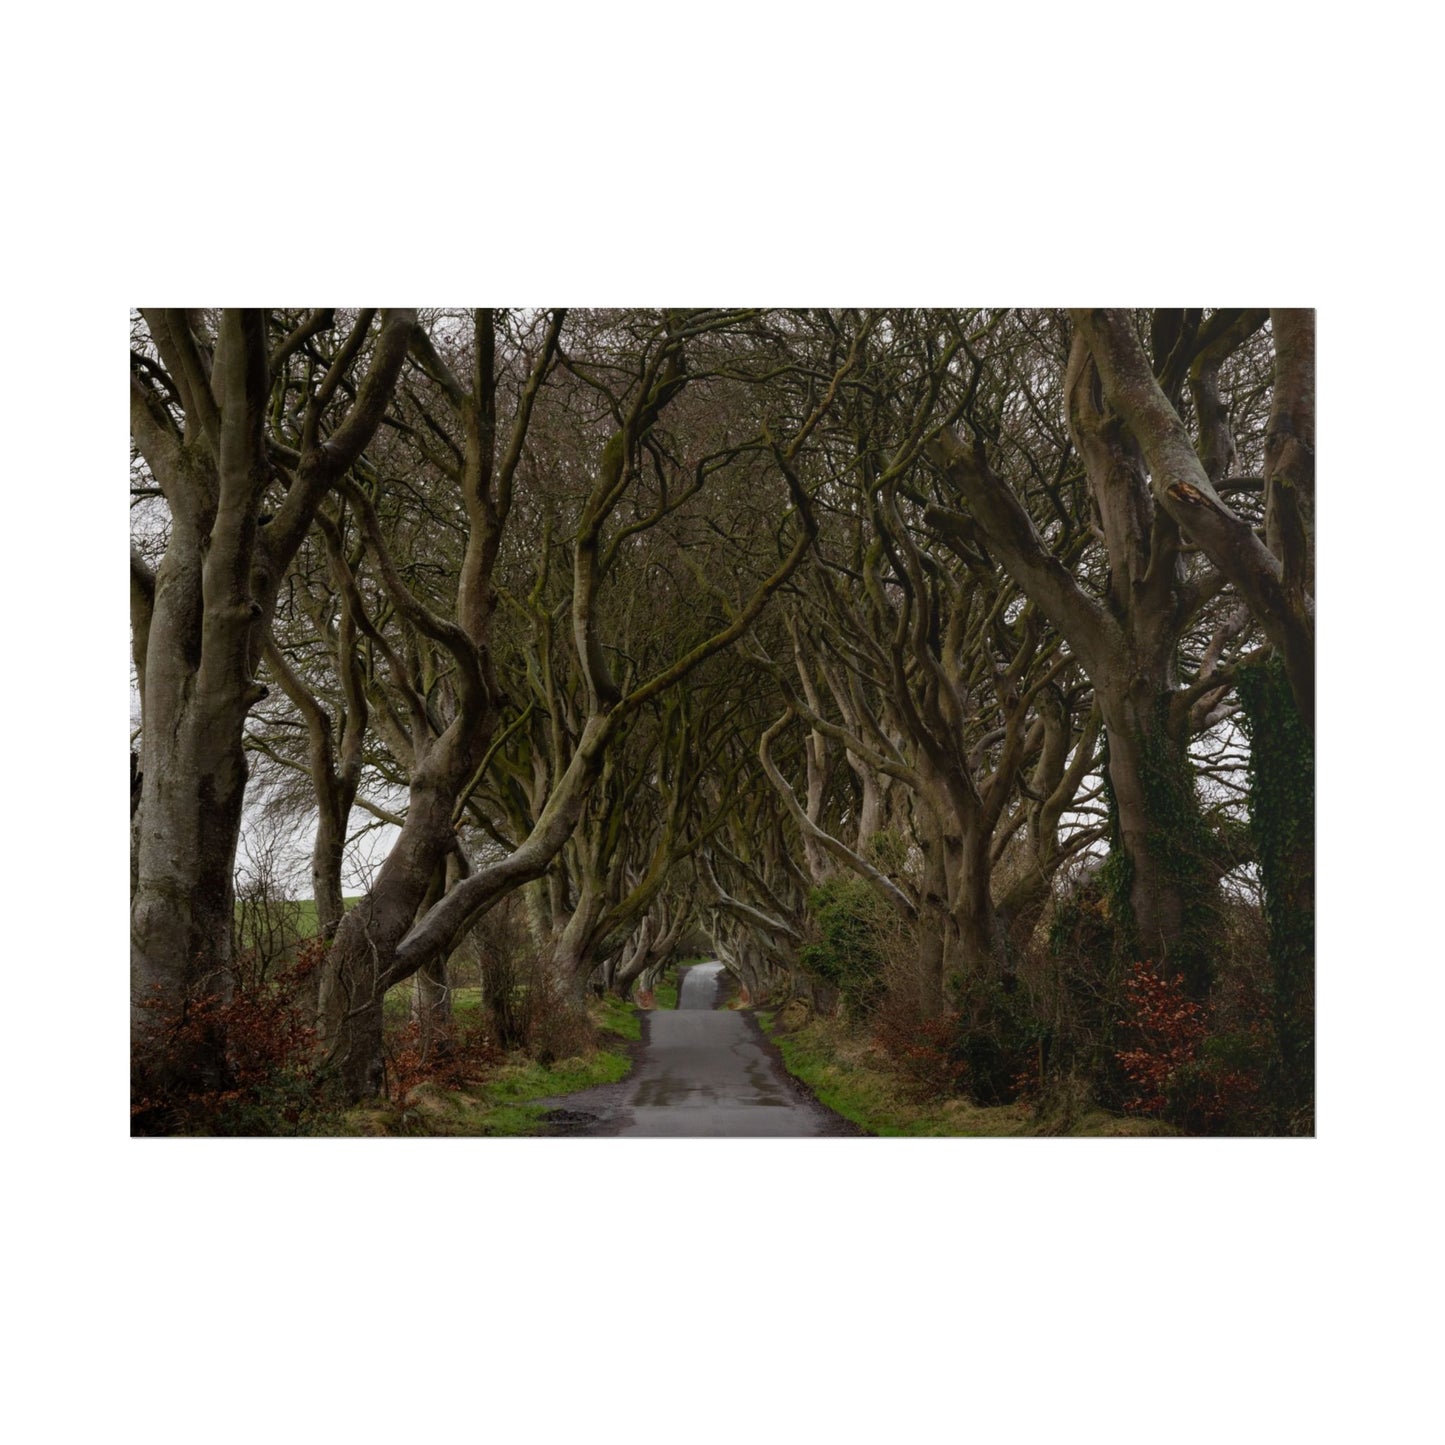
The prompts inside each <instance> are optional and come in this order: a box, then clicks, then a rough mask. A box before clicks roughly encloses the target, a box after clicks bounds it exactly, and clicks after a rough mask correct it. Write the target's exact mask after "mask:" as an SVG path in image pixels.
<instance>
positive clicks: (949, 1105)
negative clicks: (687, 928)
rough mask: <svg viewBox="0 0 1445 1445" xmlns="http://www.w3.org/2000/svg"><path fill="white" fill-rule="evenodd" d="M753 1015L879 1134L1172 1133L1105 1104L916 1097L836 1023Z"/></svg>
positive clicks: (796, 1063) (833, 1098)
mask: <svg viewBox="0 0 1445 1445" xmlns="http://www.w3.org/2000/svg"><path fill="white" fill-rule="evenodd" d="M757 1017H758V1022H759V1023H760V1024H761V1025H762V1027H763V1031H764V1032H765V1033H766V1034H768V1035H769V1037H770V1038H771V1039H772V1040H773V1042H774V1043H775V1044H776V1045H777V1046H778V1049H779V1051H780V1052H781V1054H782V1056H783V1062H784V1064H785V1065H786V1066H787V1069H788V1072H789V1073H790V1074H792V1075H793V1077H794V1078H796V1079H799V1080H801V1081H802V1082H803V1083H804V1084H806V1085H807V1086H808V1087H809V1088H810V1089H811V1090H812V1091H813V1093H814V1094H816V1095H817V1097H818V1099H819V1100H820V1102H822V1103H823V1104H825V1105H827V1107H828V1108H830V1109H832V1110H833V1111H834V1112H835V1113H837V1114H841V1115H842V1116H843V1117H844V1118H845V1119H848V1120H850V1121H851V1122H853V1123H854V1124H857V1125H858V1126H859V1127H860V1128H862V1129H865V1130H867V1132H868V1133H870V1134H875V1135H878V1136H879V1137H882V1138H939V1137H947V1138H975V1139H976V1138H1020V1137H1039V1136H1043V1135H1068V1136H1070V1137H1075V1136H1085V1137H1093V1138H1107V1137H1114V1136H1124V1135H1140V1134H1172V1133H1174V1132H1175V1131H1174V1130H1173V1129H1171V1128H1169V1126H1168V1125H1166V1124H1162V1123H1160V1122H1159V1121H1158V1120H1154V1119H1130V1118H1123V1117H1120V1116H1119V1115H1116V1114H1110V1113H1107V1112H1105V1111H1104V1110H1102V1109H1087V1110H1084V1111H1082V1112H1080V1113H1078V1114H1076V1115H1075V1116H1073V1117H1064V1116H1062V1115H1059V1114H1055V1115H1052V1116H1050V1115H1039V1114H1037V1113H1036V1112H1035V1111H1034V1110H1033V1108H1032V1107H1031V1106H1029V1105H1028V1104H1022V1103H1019V1104H1003V1105H999V1106H998V1107H995V1108H983V1107H981V1106H979V1105H977V1104H972V1103H969V1101H968V1100H966V1099H929V1100H918V1099H917V1098H915V1097H913V1096H912V1095H911V1092H910V1089H909V1086H908V1083H907V1081H906V1080H904V1079H903V1078H901V1077H900V1076H899V1075H898V1074H897V1073H896V1072H895V1071H894V1070H893V1069H891V1068H890V1067H889V1066H888V1062H887V1059H886V1057H885V1056H884V1055H883V1054H882V1053H881V1052H880V1051H879V1050H878V1049H877V1048H876V1047H875V1046H873V1045H872V1044H871V1043H869V1042H868V1040H866V1039H859V1038H855V1037H853V1036H851V1035H849V1034H848V1033H846V1032H845V1031H844V1030H843V1029H842V1028H841V1027H840V1026H839V1024H838V1023H837V1022H836V1021H834V1020H832V1019H813V1020H812V1021H811V1022H809V1023H806V1024H804V1025H802V1026H801V1027H798V1028H790V1027H787V1026H786V1025H785V1024H784V1023H783V1022H782V1021H781V1020H780V1019H779V1017H778V1015H777V1013H775V1012H773V1011H768V1010H760V1011H759V1013H758V1015H757Z"/></svg>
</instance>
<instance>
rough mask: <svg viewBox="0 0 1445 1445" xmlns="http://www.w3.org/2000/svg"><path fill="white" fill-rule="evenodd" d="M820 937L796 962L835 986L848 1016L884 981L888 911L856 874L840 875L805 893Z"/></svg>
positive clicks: (868, 1004)
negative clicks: (852, 875) (807, 893)
mask: <svg viewBox="0 0 1445 1445" xmlns="http://www.w3.org/2000/svg"><path fill="white" fill-rule="evenodd" d="M808 908H809V910H810V912H811V913H812V915H813V920H814V923H815V925H816V929H817V931H818V932H819V933H821V935H822V937H821V938H820V939H817V940H816V941H814V942H812V943H809V944H807V945H806V946H805V947H804V948H803V949H802V950H801V951H800V953H799V955H798V962H799V964H800V965H801V966H802V967H803V968H804V969H805V970H806V971H807V972H808V973H811V974H813V975H815V976H816V977H817V978H819V979H821V980H822V981H823V982H824V983H827V984H829V985H831V986H832V987H833V988H836V989H837V990H838V994H839V997H840V998H841V999H842V1002H843V1007H844V1009H845V1011H846V1012H847V1014H848V1016H849V1018H850V1019H852V1020H855V1021H856V1020H858V1019H860V1018H862V1017H864V1016H865V1015H866V1014H867V1013H868V1012H869V1011H870V1009H871V1008H872V1007H873V1006H874V1005H875V1004H876V1003H877V1002H878V1001H879V999H880V997H881V996H882V992H883V985H884V965H885V954H884V940H885V939H886V938H887V937H888V935H889V933H890V931H891V930H892V928H893V927H894V926H895V925H894V917H893V910H892V909H891V908H889V906H888V904H887V903H885V902H884V901H883V900H882V899H881V898H879V896H878V895H877V894H876V893H875V892H874V891H873V889H872V888H871V887H870V886H869V885H868V884H867V883H865V882H864V881H863V880H862V879H861V878H854V877H849V876H847V875H843V874H840V875H838V876H837V877H834V878H830V879H828V881H827V882H826V883H824V884H822V885H821V886H820V887H818V888H815V889H814V890H813V891H812V893H811V894H809V895H808Z"/></svg>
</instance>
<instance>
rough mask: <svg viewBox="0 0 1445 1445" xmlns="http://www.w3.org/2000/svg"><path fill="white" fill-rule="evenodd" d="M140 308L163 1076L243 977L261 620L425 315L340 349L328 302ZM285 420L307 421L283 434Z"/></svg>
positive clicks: (140, 1042) (151, 804) (142, 866)
mask: <svg viewBox="0 0 1445 1445" xmlns="http://www.w3.org/2000/svg"><path fill="white" fill-rule="evenodd" d="M141 316H142V318H143V319H142V324H141V326H140V327H139V328H138V330H137V333H136V336H135V340H134V343H133V346H132V351H131V376H130V390H131V440H132V444H133V446H134V447H135V450H136V452H137V453H138V454H139V456H140V458H141V459H142V460H143V462H144V466H145V469H146V472H147V473H148V475H149V477H150V478H151V479H152V481H153V483H154V486H155V488H156V489H157V490H158V491H159V493H160V495H161V497H162V498H163V499H164V503H165V506H166V508H167V512H168V524H169V535H168V537H167V540H166V545H165V552H164V556H163V557H162V560H161V562H160V565H159V566H158V567H157V568H156V569H155V570H154V571H152V570H151V568H150V567H149V566H148V565H147V564H146V563H145V561H144V560H143V559H142V558H141V556H140V554H139V553H138V552H137V551H136V550H135V549H134V548H133V549H132V553H131V615H132V635H133V640H134V656H135V667H136V675H137V679H138V685H139V689H140V695H141V726H142V739H141V758H140V772H141V784H140V788H139V798H138V805H137V809H136V815H137V816H136V828H135V832H134V850H135V857H134V861H133V876H134V878H135V885H134V888H133V890H132V895H131V1004H132V1037H133V1048H134V1050H135V1057H136V1059H137V1062H138V1063H140V1064H142V1065H144V1066H146V1067H149V1068H151V1069H152V1070H153V1071H154V1070H155V1069H159V1068H161V1067H163V1066H162V1064H161V1061H160V1056H159V1054H158V1052H157V1051H158V1049H159V1047H160V1045H161V1044H162V1042H163V1041H164V1040H163V1033H164V1031H165V1030H167V1029H169V1028H171V1027H173V1026H174V1025H175V1024H176V1022H177V1021H178V1020H180V1019H181V1018H182V1017H183V1015H184V1013H185V1011H186V1009H187V1007H188V1005H189V1004H190V1003H191V1002H192V1001H194V1000H195V999H197V998H198V997H202V996H222V997H223V996H224V995H225V994H226V993H227V991H228V990H229V989H230V987H231V979H230V970H229V962H230V957H231V936H232V929H233V927H234V902H233V900H234V897H235V893H234V886H233V868H234V864H235V856H236V845H237V839H238V836H239V830H240V825H241V812H242V805H243V799H244V795H245V785H246V776H247V769H246V761H245V757H244V753H243V748H242V734H243V730H244V727H245V722H246V717H247V715H248V713H249V712H250V710H251V709H252V708H253V707H254V706H255V705H256V704H257V703H258V702H259V701H260V700H261V699H262V698H263V697H264V696H265V694H266V689H265V688H264V686H263V685H262V684H260V683H259V682H257V680H256V672H257V667H258V664H259V661H260V657H261V653H262V649H263V646H264V641H265V635H266V627H267V624H268V622H269V619H270V617H271V614H272V612H273V611H274V608H275V606H276V597H277V592H278V589H279V587H280V585H281V582H282V579H283V577H284V576H285V573H286V568H287V566H288V564H289V563H290V561H291V559H292V558H293V557H294V555H295V553H296V551H297V549H298V548H299V547H300V545H301V542H302V539H303V538H304V537H305V535H306V533H307V529H308V528H309V527H310V525H311V523H312V520H313V518H314V516H315V514H316V509H317V507H318V506H319V505H320V503H321V500H322V498H323V497H324V496H325V495H326V494H327V492H328V491H329V489H330V488H331V487H332V486H334V485H335V484H336V483H337V482H338V481H339V480H340V479H341V478H342V477H343V476H344V475H345V474H346V472H347V470H348V469H349V468H350V467H351V465H352V464H353V463H354V462H355V461H356V459H357V458H358V457H359V456H360V455H361V453H362V451H363V449H364V448H365V447H366V446H367V444H368V443H369V442H370V441H371V439H372V437H373V436H374V435H375V433H376V430H377V428H378V426H379V425H380V424H381V420H382V417H383V415H384V413H385V410H386V406H387V404H388V402H389V400H390V398H391V394H392V391H393V389H394V387H395V384H396V379H397V376H398V373H399V371H400V369H401V365H402V362H403V359H404V357H405V354H406V349H407V346H408V344H409V342H410V339H411V335H412V331H413V328H414V325H415V315H414V313H413V312H410V311H390V312H384V313H381V315H380V316H378V314H377V313H376V312H374V311H363V312H361V313H359V314H357V315H356V316H355V318H354V319H353V320H352V322H351V324H350V327H349V329H348V330H346V331H345V333H344V335H343V336H342V337H341V339H340V341H339V344H336V345H335V346H334V347H333V346H331V345H330V344H329V338H330V337H331V336H332V334H333V333H334V332H335V331H336V329H337V321H336V314H335V313H334V312H333V311H329V310H321V311H312V312H310V313H307V314H306V315H304V316H300V317H294V316H293V317H287V316H283V315H282V314H279V313H267V312H264V311H254V310H223V311H221V312H219V313H210V312H201V311H188V310H174V309H173V310H144V311H142V313H141ZM368 355H369V360H367V357H368ZM363 363H365V364H364V366H363ZM278 416H279V417H281V418H283V419H285V421H286V422H288V423H292V424H294V426H287V427H283V428H281V429H280V433H281V434H278V428H277V427H276V425H275V424H274V421H275V418H276V417H278ZM288 436H289V437H290V439H288ZM191 1054H192V1057H190V1058H187V1059H180V1060H174V1061H173V1064H172V1065H171V1066H173V1067H175V1068H178V1069H180V1070H181V1071H182V1072H185V1073H191V1072H196V1073H200V1074H205V1075H209V1076H219V1074H220V1071H221V1068H222V1059H221V1042H220V1040H218V1039H215V1038H211V1039H208V1040H206V1041H204V1042H203V1043H201V1044H199V1045H197V1046H195V1047H194V1048H193V1049H192V1050H191ZM167 1067H170V1066H167Z"/></svg>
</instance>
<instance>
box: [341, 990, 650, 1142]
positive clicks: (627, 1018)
mask: <svg viewBox="0 0 1445 1445" xmlns="http://www.w3.org/2000/svg"><path fill="white" fill-rule="evenodd" d="M456 992H457V994H458V995H462V994H465V993H472V994H476V993H479V990H476V989H470V990H468V989H458V990H457V991H456ZM388 1002H390V1000H389V999H388ZM459 1004H460V998H458V999H456V1000H454V1008H456V1007H457V1005H459ZM474 1007H475V1008H479V1007H480V1000H479V999H478V1000H477V1001H476V1003H475V1004H474ZM457 1011H458V1012H460V1010H459V1009H457ZM589 1012H590V1013H591V1015H592V1020H593V1023H594V1024H595V1025H596V1027H597V1029H598V1032H599V1034H600V1036H601V1037H600V1043H599V1046H598V1047H597V1048H594V1049H592V1050H590V1051H589V1052H587V1053H583V1054H578V1055H576V1056H574V1057H572V1058H568V1059H559V1060H557V1061H556V1062H554V1063H551V1064H542V1063H539V1062H538V1061H537V1060H536V1059H533V1058H529V1057H528V1056H527V1055H526V1054H523V1053H520V1052H518V1053H513V1054H510V1055H508V1056H507V1058H506V1059H505V1060H504V1061H502V1062H501V1063H498V1064H494V1065H491V1066H490V1067H488V1068H487V1071H486V1077H485V1078H481V1079H475V1080H469V1081H468V1082H467V1083H466V1084H465V1085H463V1086H462V1087H460V1088H446V1087H444V1086H443V1085H441V1084H436V1083H421V1084H418V1085H417V1086H416V1087H415V1088H413V1089H412V1090H411V1091H410V1092H409V1093H408V1094H407V1095H406V1097H405V1098H404V1099H402V1100H388V1101H384V1102H383V1101H378V1102H376V1103H371V1104H366V1105H362V1106H361V1107H359V1108H356V1109H352V1110H350V1111H349V1112H348V1113H347V1114H346V1115H345V1118H344V1121H343V1132H345V1133H348V1134H355V1135H366V1136H378V1135H380V1136H402V1137H464V1138H478V1137H502V1138H518V1137H526V1136H529V1135H539V1134H545V1133H546V1132H547V1130H546V1124H545V1122H544V1121H543V1117H542V1116H543V1115H544V1114H545V1113H546V1109H545V1108H543V1106H542V1105H540V1104H536V1103H533V1102H532V1101H533V1100H536V1099H547V1098H552V1097H553V1096H555V1095H559V1094H575V1093H577V1092H579V1091H580V1090H582V1089H591V1088H595V1087H596V1086H597V1085H599V1084H615V1083H618V1082H620V1081H621V1080H622V1079H624V1078H626V1077H627V1075H628V1074H629V1073H630V1072H631V1070H632V1063H633V1060H632V1051H631V1049H630V1048H629V1047H628V1045H629V1044H632V1043H635V1042H637V1041H638V1040H640V1039H641V1037H642V1021H641V1019H640V1018H639V1017H638V1014H637V1010H636V1009H634V1008H633V1007H632V1006H631V1005H630V1004H625V1003H621V1002H620V1001H619V1000H617V999H606V1000H603V1001H602V1002H600V1003H594V1004H592V1005H591V1006H590V1007H589Z"/></svg>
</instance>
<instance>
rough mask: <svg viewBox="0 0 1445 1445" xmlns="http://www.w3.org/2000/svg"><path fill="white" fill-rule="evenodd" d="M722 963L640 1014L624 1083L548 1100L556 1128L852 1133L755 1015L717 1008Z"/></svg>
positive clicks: (687, 977) (705, 1134)
mask: <svg viewBox="0 0 1445 1445" xmlns="http://www.w3.org/2000/svg"><path fill="white" fill-rule="evenodd" d="M721 973H722V964H720V963H703V964H698V965H697V966H695V967H693V968H690V969H689V970H688V971H687V972H686V973H685V974H684V975H683V979H682V987H681V990H680V991H679V995H678V1004H677V1008H676V1009H654V1010H652V1011H650V1012H648V1013H646V1014H644V1016H643V1017H644V1020H645V1022H644V1025H643V1027H644V1030H645V1032H644V1040H645V1042H644V1045H643V1048H642V1052H641V1056H640V1058H639V1061H638V1064H637V1067H636V1068H635V1069H634V1070H633V1072H632V1074H631V1076H630V1077H629V1078H627V1079H625V1080H624V1081H623V1082H622V1083H620V1084H608V1085H604V1086H602V1087H600V1088H596V1089H587V1090H585V1091H584V1092H582V1093H579V1094H569V1095H567V1096H565V1097H563V1098H556V1099H548V1100H544V1101H543V1102H544V1103H547V1104H549V1105H551V1106H552V1107H553V1109H554V1110H555V1111H556V1112H555V1114H554V1123H555V1125H556V1126H557V1132H559V1133H560V1132H565V1133H567V1134H574V1135H575V1134H582V1135H636V1136H651V1137H653V1138H667V1137H670V1138H723V1137H733V1138H766V1137H792V1138H798V1137H807V1136H815V1135H821V1134H838V1133H849V1132H852V1130H851V1129H850V1128H849V1126H847V1125H846V1124H845V1123H844V1122H843V1121H842V1120H841V1119H839V1118H838V1117H837V1116H836V1115H835V1114H833V1113H831V1112H830V1111H829V1110H827V1109H825V1108H823V1107H822V1105H820V1104H819V1103H818V1102H817V1101H816V1100H814V1099H813V1098H812V1097H811V1096H809V1095H808V1094H807V1093H806V1092H805V1091H804V1090H803V1089H801V1088H800V1087H799V1086H798V1085H797V1084H796V1083H795V1082H794V1081H793V1080H792V1079H791V1078H789V1076H788V1074H787V1073H786V1072H785V1071H784V1069H783V1068H782V1066H781V1065H780V1064H779V1063H778V1062H777V1060H776V1058H775V1057H774V1055H773V1054H772V1052H771V1051H770V1050H769V1048H768V1047H767V1045H766V1044H765V1042H764V1040H763V1037H762V1034H761V1033H760V1031H759V1030H758V1026H757V1024H756V1023H755V1022H754V1021H753V1019H752V1018H751V1017H750V1016H749V1015H747V1014H745V1013H742V1012H738V1011H734V1010H731V1009H719V1008H717V1007H716V1006H715V1005H716V1003H717V997H718V991H719V990H718V981H719V975H720V974H721Z"/></svg>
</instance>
